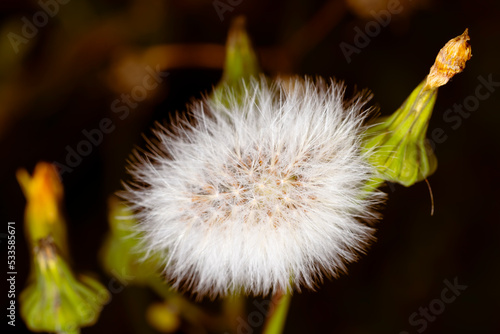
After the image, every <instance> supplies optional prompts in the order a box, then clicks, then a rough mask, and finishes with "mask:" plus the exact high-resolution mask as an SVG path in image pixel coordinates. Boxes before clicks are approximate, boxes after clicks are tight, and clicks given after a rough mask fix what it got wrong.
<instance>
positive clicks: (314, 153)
mask: <svg viewBox="0 0 500 334" xmlns="http://www.w3.org/2000/svg"><path fill="white" fill-rule="evenodd" d="M240 94H241V93H240ZM218 101H219V102H218ZM220 101H224V102H220ZM365 102H366V99H365V98H363V97H361V96H359V97H356V98H354V99H352V100H350V101H348V102H346V101H345V100H344V87H343V85H342V84H339V83H335V82H330V83H329V84H327V83H325V82H324V81H322V80H321V79H316V80H313V79H309V78H305V79H302V78H298V77H294V78H292V79H288V80H284V79H277V80H276V81H274V82H273V83H268V82H267V81H266V80H265V79H264V78H261V79H259V80H252V81H251V82H250V83H248V84H247V85H246V86H245V89H244V90H243V96H241V95H240V96H238V95H237V94H235V93H234V91H232V90H231V89H229V88H225V89H223V93H222V96H221V97H220V99H213V98H205V99H203V100H202V101H198V102H195V103H193V104H192V105H191V106H190V107H189V109H188V111H189V113H190V114H191V115H192V116H193V118H194V122H188V121H184V122H179V124H178V125H175V126H173V130H171V131H169V130H167V129H166V128H164V127H162V126H158V127H157V128H156V129H155V130H154V134H155V138H154V139H153V140H152V141H151V144H150V147H149V149H148V150H146V153H136V155H135V158H134V159H133V161H132V162H131V164H130V166H129V173H130V174H131V176H132V181H130V182H129V183H128V185H126V186H125V187H126V190H125V191H124V192H123V193H122V194H121V195H122V197H123V198H124V199H125V200H127V201H128V203H129V204H130V206H131V207H132V208H133V209H134V210H135V212H137V219H138V221H139V223H138V224H137V226H136V227H135V229H136V232H137V235H138V237H140V238H141V243H140V244H141V247H142V249H143V250H144V251H146V252H148V253H156V254H161V257H162V259H163V260H164V262H163V266H164V273H165V275H166V277H167V279H168V280H170V281H171V282H172V284H173V286H174V287H175V288H179V289H185V290H189V291H191V292H192V293H194V294H196V295H198V296H205V295H208V296H210V297H216V296H224V295H226V294H228V293H232V292H240V291H244V292H246V293H250V294H255V295H260V294H263V295H265V294H268V293H273V292H277V291H279V292H284V291H291V290H292V289H293V288H295V289H300V288H301V287H302V286H305V287H308V288H314V286H315V285H316V283H317V282H319V281H321V280H322V278H323V277H324V276H325V275H326V276H336V275H337V274H339V273H341V272H344V271H345V270H346V264H347V263H349V262H352V261H355V260H356V259H357V257H358V255H359V253H363V252H364V251H365V249H366V247H367V246H368V244H369V243H370V241H371V240H373V232H374V229H373V227H372V226H371V222H372V221H373V220H375V219H376V218H377V215H376V213H375V211H374V208H375V207H376V206H377V204H379V203H380V202H381V201H382V198H383V196H382V195H381V193H379V192H368V191H367V190H366V187H365V185H366V183H367V182H368V181H369V180H370V179H371V178H372V177H374V174H375V169H374V167H373V166H371V165H370V164H369V163H368V162H367V161H368V159H367V156H368V154H370V153H369V152H364V151H363V150H362V149H361V140H362V134H363V131H364V130H365V127H364V125H363V123H364V121H365V119H366V117H367V112H366V111H365V110H364V104H365Z"/></svg>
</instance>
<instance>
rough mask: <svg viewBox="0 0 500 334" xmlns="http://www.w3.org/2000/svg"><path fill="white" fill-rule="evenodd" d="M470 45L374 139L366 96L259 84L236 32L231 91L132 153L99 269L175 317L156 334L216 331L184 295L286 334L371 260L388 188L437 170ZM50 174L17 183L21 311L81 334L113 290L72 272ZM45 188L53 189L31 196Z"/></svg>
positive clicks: (378, 128)
mask: <svg viewBox="0 0 500 334" xmlns="http://www.w3.org/2000/svg"><path fill="white" fill-rule="evenodd" d="M468 40H469V37H468V35H467V30H466V31H465V32H464V34H462V35H461V36H459V37H457V38H455V39H453V40H451V41H450V42H448V43H447V44H446V45H445V47H444V48H443V49H442V50H441V51H440V53H439V55H438V57H437V58H436V63H435V64H434V65H433V67H432V68H431V72H430V74H429V75H428V76H427V77H426V78H425V79H424V80H423V81H422V83H421V84H420V85H418V86H417V88H415V90H414V91H413V92H412V93H411V94H410V96H409V97H408V98H407V100H406V101H405V102H404V103H403V105H402V106H401V107H400V108H399V109H398V110H397V111H396V112H395V113H394V114H393V115H391V116H389V117H384V118H379V119H377V120H376V121H375V123H374V124H368V122H367V121H368V117H369V115H370V114H371V109H370V108H367V107H366V102H367V95H366V94H359V95H356V96H354V97H353V98H350V99H346V98H345V96H344V91H345V88H344V86H343V84H342V83H339V82H337V81H334V80H328V81H325V80H323V79H321V78H309V77H305V78H301V77H290V78H287V79H284V78H276V79H270V78H267V77H265V76H263V75H262V74H260V70H259V66H258V64H257V60H256V59H257V57H256V56H255V53H254V51H253V50H252V47H251V44H250V41H249V38H248V36H247V35H246V33H245V31H244V24H243V21H242V20H241V19H238V20H237V21H235V23H234V25H233V26H232V28H231V31H230V34H229V38H228V45H227V58H226V64H225V68H224V74H223V79H222V81H221V83H220V84H219V85H218V86H217V87H216V88H215V89H214V92H213V93H212V94H211V95H209V96H206V97H205V98H203V99H202V100H200V101H196V102H194V103H192V104H191V105H190V106H188V110H187V114H188V115H189V117H190V119H189V120H188V118H187V117H183V116H179V117H178V118H177V121H176V122H175V123H174V124H171V125H167V126H162V125H159V124H158V125H157V126H156V128H155V129H154V138H151V139H150V140H149V145H148V149H146V150H141V151H136V152H135V153H134V156H133V158H132V159H131V162H130V164H129V167H128V170H129V173H130V175H131V179H130V180H129V181H127V182H126V184H125V190H124V191H122V192H121V193H120V196H121V197H122V198H123V199H124V200H125V201H126V203H127V204H128V206H129V208H125V207H123V206H122V205H121V204H118V203H117V202H115V201H113V202H111V216H110V223H111V233H110V235H109V237H108V239H107V241H106V243H105V246H104V247H103V249H102V252H101V259H102V262H103V265H104V268H105V269H106V270H107V272H108V273H109V274H110V275H114V276H117V278H119V279H120V278H121V279H122V280H123V279H124V277H129V278H130V277H132V279H131V281H130V283H133V284H141V285H147V286H150V287H152V288H153V289H154V290H155V291H157V292H158V294H160V295H161V296H162V297H163V298H164V299H165V303H166V304H165V305H167V306H168V305H170V306H174V307H172V308H169V309H168V310H169V311H168V312H169V313H168V316H167V315H165V314H166V313H164V311H165V310H166V309H164V308H162V306H161V304H158V305H156V306H155V307H154V308H152V309H151V310H150V311H149V312H148V314H149V318H151V319H152V320H151V321H152V322H153V323H154V322H156V323H157V324H158V328H160V327H161V326H163V327H161V328H163V329H165V328H167V329H168V330H175V328H177V326H179V317H181V316H182V317H185V318H188V319H190V320H192V321H194V320H193V316H194V317H195V318H199V319H204V323H205V324H207V323H210V320H207V318H208V317H207V316H206V315H205V314H203V312H202V311H200V310H199V309H197V308H195V307H194V306H192V305H191V304H190V303H189V302H187V301H186V300H185V299H184V298H182V296H181V295H180V294H178V293H177V292H175V290H181V291H188V292H190V293H192V294H194V295H197V296H198V297H200V298H201V297H204V296H208V297H211V298H217V297H227V296H233V297H234V296H235V295H238V294H240V293H243V294H253V295H264V296H265V295H269V294H270V295H272V296H273V297H272V298H274V299H276V300H277V301H280V302H279V303H278V306H277V308H275V309H274V310H271V313H270V314H271V315H270V317H269V320H268V323H267V325H266V326H265V329H264V332H265V333H280V332H281V331H282V329H283V324H284V320H285V317H286V310H287V307H288V304H289V303H290V295H291V293H292V292H293V291H294V290H298V291H300V290H301V289H302V288H303V287H306V288H311V289H314V288H315V287H317V286H318V284H319V283H320V282H321V281H322V280H323V279H324V278H325V277H328V278H330V277H336V276H337V275H338V274H340V273H343V272H345V271H346V266H347V264H348V263H350V262H353V261H356V259H357V258H358V257H359V255H360V254H362V253H365V252H366V250H367V247H368V246H369V244H370V243H371V242H372V241H373V239H374V238H373V234H374V230H375V228H374V223H375V221H376V220H377V219H378V218H379V213H378V212H377V208H378V207H379V206H380V204H381V203H383V201H384V194H383V192H382V191H380V190H379V187H380V186H381V185H382V184H383V183H384V182H385V181H390V182H397V183H400V184H402V185H404V186H410V185H412V184H414V183H415V182H418V181H421V180H424V179H426V178H427V177H428V176H429V175H431V174H432V173H433V172H434V171H435V169H436V167H437V164H436V158H435V156H434V154H433V153H432V150H431V149H430V148H429V146H428V144H427V143H426V138H425V135H426V131H427V126H428V122H429V119H430V116H431V114H432V109H433V107H434V103H435V99H436V94H437V89H438V87H439V86H441V85H444V84H445V83H446V82H447V81H448V80H449V79H450V78H451V77H452V76H453V75H455V74H457V73H459V72H461V71H462V70H463V68H464V66H465V62H466V61H467V60H468V59H469V58H470V56H471V53H470V46H469V44H468ZM40 166H41V167H37V168H39V169H43V170H44V173H45V175H47V176H45V177H42V176H38V175H39V174H40V173H42V172H40V171H39V170H38V169H37V170H36V171H35V176H34V178H33V181H30V179H29V176H28V174H27V172H24V171H21V172H20V173H19V180H20V183H21V184H22V186H23V189H24V190H25V193H26V197H27V199H28V205H27V209H26V212H27V213H26V232H27V235H28V236H29V239H30V240H31V247H32V255H33V264H32V271H33V273H32V275H31V279H30V282H31V283H29V284H30V285H29V286H28V288H27V289H26V290H25V291H24V292H23V295H22V296H21V303H22V308H21V311H22V315H23V318H24V319H25V321H26V322H27V324H28V326H29V327H30V328H31V329H32V330H34V331H39V330H45V331H49V332H64V331H65V330H64V328H65V326H66V327H68V324H73V325H74V328H75V330H76V331H77V330H78V328H80V327H83V326H86V325H91V324H92V323H94V322H95V321H96V319H97V316H98V313H99V310H100V307H101V306H102V304H103V303H104V302H105V298H96V296H98V295H100V296H104V295H106V293H103V291H106V290H105V289H104V288H103V287H102V286H101V285H100V284H99V283H97V282H96V281H94V280H93V279H91V278H89V277H81V278H80V281H78V280H77V279H76V278H75V277H74V276H73V272H72V270H71V269H70V267H69V266H68V264H67V263H66V261H67V258H68V252H67V245H66V240H65V238H66V236H65V227H64V221H63V219H62V218H61V217H62V215H60V197H61V193H62V186H61V185H60V184H59V183H58V181H57V179H56V178H55V177H53V176H51V175H52V174H51V172H50V170H51V167H49V166H47V165H45V164H42V165H40ZM42 174H43V173H42ZM39 178H42V179H43V180H45V181H43V182H46V181H47V182H49V184H52V185H53V186H52V187H47V186H42V187H40V186H34V184H36V182H38V181H37V180H39ZM54 180H55V181H54ZM43 182H42V183H43ZM43 184H45V183H43ZM35 188H36V189H35ZM47 189H49V190H47ZM33 194H34V195H33ZM42 194H43V196H42ZM47 194H49V197H47ZM50 196H52V197H50ZM47 198H48V200H47ZM35 211H36V212H37V213H36V214H34V213H33V212H35ZM40 212H42V213H43V215H41V216H40ZM40 217H46V218H43V219H45V220H44V221H43V222H40ZM117 217H119V219H117ZM34 219H35V220H36V222H33V220H34ZM120 219H121V220H120ZM160 272H161V276H160V275H159V273H160ZM120 275H122V276H123V277H120ZM164 281H166V283H165V282H164ZM172 288H173V290H172ZM78 304H82V305H90V309H91V311H92V312H91V313H90V314H91V315H92V316H89V314H83V313H85V312H83V313H82V312H80V311H81V310H80V309H79V308H78V307H75V305H78ZM162 310H163V311H162ZM162 312H163V313H162ZM87 313H88V312H87ZM189 315H190V316H189ZM163 316H165V317H167V318H168V319H170V320H169V321H168V322H165V321H163V322H162V321H161V318H162V317H163ZM189 317H191V318H189ZM211 325H213V326H215V327H217V328H221V327H220V326H221V325H220V322H217V324H216V325H214V324H213V323H211Z"/></svg>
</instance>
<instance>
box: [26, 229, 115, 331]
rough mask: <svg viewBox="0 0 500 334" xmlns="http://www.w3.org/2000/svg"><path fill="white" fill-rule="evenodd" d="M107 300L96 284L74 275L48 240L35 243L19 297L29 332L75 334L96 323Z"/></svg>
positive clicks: (84, 277) (106, 292)
mask: <svg viewBox="0 0 500 334" xmlns="http://www.w3.org/2000/svg"><path fill="white" fill-rule="evenodd" d="M108 300H109V292H108V290H106V288H105V287H104V286H102V285H101V284H100V283H99V282H98V281H96V280H95V279H93V278H91V277H89V276H85V275H79V276H78V278H76V277H75V276H74V274H73V272H72V271H71V269H70V268H69V266H68V264H67V263H66V261H65V260H64V259H63V258H62V257H61V255H60V254H59V252H58V250H57V247H56V244H55V243H54V241H53V240H52V238H50V237H49V238H46V239H41V240H39V242H38V245H37V246H36V247H35V249H34V258H33V265H32V274H31V276H30V280H29V284H28V286H27V287H26V288H25V289H24V290H23V292H22V293H21V295H20V305H21V307H20V313H21V316H22V318H23V319H24V321H25V322H26V325H27V326H28V328H29V329H30V330H32V331H34V332H51V333H54V332H58V333H78V331H79V328H80V327H85V326H91V325H93V324H94V323H95V322H96V321H97V319H98V317H99V314H100V312H101V309H102V307H103V305H104V304H105V303H106V302H107V301H108Z"/></svg>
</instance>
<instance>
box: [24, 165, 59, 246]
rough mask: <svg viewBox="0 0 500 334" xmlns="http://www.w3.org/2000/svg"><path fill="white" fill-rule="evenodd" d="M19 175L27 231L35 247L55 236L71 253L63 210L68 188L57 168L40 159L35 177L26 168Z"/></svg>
mask: <svg viewBox="0 0 500 334" xmlns="http://www.w3.org/2000/svg"><path fill="white" fill-rule="evenodd" d="M16 176H17V180H18V181H19V184H20V185H21V188H22V190H23V193H24V196H25V197H26V210H25V219H24V221H25V232H26V235H27V238H28V240H29V242H30V244H31V247H32V249H33V247H35V245H36V243H37V241H38V240H40V239H43V238H47V237H48V236H51V237H52V238H53V240H54V242H55V243H56V245H57V246H58V248H59V250H60V251H61V252H62V254H64V255H66V256H67V255H68V247H67V241H66V227H65V224H64V218H63V215H62V210H61V202H62V197H63V192H64V190H63V186H62V184H61V181H60V179H59V174H58V173H57V170H56V168H55V167H54V166H53V165H51V164H49V163H47V162H40V163H38V164H37V165H36V167H35V170H34V172H33V176H30V175H29V174H28V172H27V171H26V170H25V169H19V170H18V171H17V175H16Z"/></svg>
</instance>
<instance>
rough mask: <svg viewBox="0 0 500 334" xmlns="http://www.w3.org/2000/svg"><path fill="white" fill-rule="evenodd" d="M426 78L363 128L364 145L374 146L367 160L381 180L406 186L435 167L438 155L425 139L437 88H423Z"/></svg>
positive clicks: (428, 174) (366, 147) (432, 170)
mask: <svg viewBox="0 0 500 334" xmlns="http://www.w3.org/2000/svg"><path fill="white" fill-rule="evenodd" d="M425 84H426V80H424V81H423V82H422V83H420V85H418V86H417V88H415V90H414V91H413V92H412V93H411V95H410V96H409V97H408V98H407V99H406V101H405V102H404V103H403V105H402V106H401V107H400V108H399V109H398V110H396V112H394V114H392V115H391V116H389V117H384V118H381V119H378V120H377V124H376V125H374V126H372V127H370V128H369V129H368V130H367V131H366V136H367V137H366V141H365V145H364V146H365V149H366V150H373V154H372V155H371V159H370V162H371V163H372V164H373V165H374V166H375V167H376V168H377V170H378V172H379V177H380V178H381V179H383V180H384V181H390V182H397V183H400V184H402V185H404V186H406V187H409V186H411V185H413V184H414V183H416V182H419V181H422V180H424V179H426V178H427V177H428V176H430V175H431V174H432V173H434V171H435V170H436V168H437V159H436V157H435V155H434V153H433V151H432V148H431V147H430V145H429V143H428V141H427V140H426V132H427V127H428V125H429V119H430V117H431V114H432V109H433V107H434V103H435V101H436V96H437V88H431V89H426V88H425Z"/></svg>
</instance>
